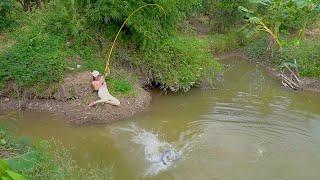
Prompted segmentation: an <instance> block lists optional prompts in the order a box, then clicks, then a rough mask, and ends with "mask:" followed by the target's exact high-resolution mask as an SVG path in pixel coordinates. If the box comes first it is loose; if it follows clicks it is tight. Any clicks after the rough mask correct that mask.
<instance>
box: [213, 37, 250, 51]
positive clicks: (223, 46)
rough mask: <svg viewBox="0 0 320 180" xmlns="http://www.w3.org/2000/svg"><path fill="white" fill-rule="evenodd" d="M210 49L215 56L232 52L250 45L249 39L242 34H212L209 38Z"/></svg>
mask: <svg viewBox="0 0 320 180" xmlns="http://www.w3.org/2000/svg"><path fill="white" fill-rule="evenodd" d="M209 41H210V49H211V50H212V52H213V53H214V54H220V53H224V52H230V51H233V50H236V49H239V48H240V47H242V46H244V45H246V44H247V43H248V39H247V38H246V37H245V35H244V34H243V33H242V32H237V31H230V32H228V33H224V34H218V33H216V34H212V35H210V36H209Z"/></svg>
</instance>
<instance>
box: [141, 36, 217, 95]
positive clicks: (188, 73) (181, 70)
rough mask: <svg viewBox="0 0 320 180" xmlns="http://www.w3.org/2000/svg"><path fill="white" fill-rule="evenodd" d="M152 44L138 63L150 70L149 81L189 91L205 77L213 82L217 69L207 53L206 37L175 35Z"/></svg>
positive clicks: (165, 86)
mask: <svg viewBox="0 0 320 180" xmlns="http://www.w3.org/2000/svg"><path fill="white" fill-rule="evenodd" d="M161 44H162V46H151V47H149V48H148V49H147V50H146V51H144V57H142V58H141V59H140V60H139V61H138V62H137V63H138V64H137V65H138V66H139V67H141V68H143V69H144V72H149V74H148V76H149V78H150V79H151V81H153V82H155V83H158V85H159V86H160V88H162V89H170V90H171V91H178V90H183V91H188V90H189V89H190V88H191V87H192V86H194V85H197V84H201V83H204V82H203V81H204V80H205V79H206V78H205V77H210V80H211V81H212V80H213V79H214V75H215V73H216V72H217V71H218V70H219V69H220V64H219V63H217V61H215V60H214V59H213V57H212V55H211V54H210V48H209V42H208V40H207V39H201V38H200V39H199V38H197V37H194V36H188V35H177V36H175V37H172V38H170V39H167V40H165V41H163V42H161Z"/></svg>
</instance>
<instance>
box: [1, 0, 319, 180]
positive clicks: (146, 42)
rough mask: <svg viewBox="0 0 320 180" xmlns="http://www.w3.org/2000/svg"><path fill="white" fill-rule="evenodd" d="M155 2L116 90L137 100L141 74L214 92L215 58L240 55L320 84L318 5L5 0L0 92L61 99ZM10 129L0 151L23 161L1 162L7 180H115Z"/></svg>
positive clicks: (119, 62)
mask: <svg viewBox="0 0 320 180" xmlns="http://www.w3.org/2000/svg"><path fill="white" fill-rule="evenodd" d="M153 3H156V4H158V5H159V6H161V8H159V7H158V6H152V7H151V6H150V7H148V8H144V9H142V10H141V11H139V12H137V13H136V14H135V15H134V16H133V17H132V18H131V19H130V20H129V21H128V23H127V24H126V25H125V26H124V29H123V31H122V32H121V34H120V38H119V40H118V42H117V43H116V47H115V51H114V54H113V56H112V59H111V74H110V75H109V76H108V77H107V81H108V83H109V84H108V85H109V88H110V90H111V91H112V93H113V94H116V95H118V94H122V95H126V96H132V95H133V94H134V92H133V89H134V87H133V86H134V85H133V82H134V81H138V80H137V79H139V76H142V77H144V78H145V79H148V80H149V83H150V85H155V86H156V87H158V88H161V89H163V90H170V91H188V90H189V89H190V88H191V87H194V86H205V87H212V86H213V85H214V79H215V76H216V74H217V73H218V72H219V71H221V70H223V68H222V66H221V65H220V64H219V63H218V61H216V60H215V59H214V58H213V56H212V54H215V55H219V54H223V53H226V52H230V51H234V50H240V51H243V52H246V54H247V55H248V56H249V58H250V59H252V60H255V61H257V60H258V61H262V62H266V63H272V64H273V65H275V66H281V65H282V64H283V63H292V62H294V61H297V64H298V67H297V68H298V69H299V71H300V75H301V76H305V77H315V78H320V43H319V40H320V3H319V1H318V0H230V1H223V0H189V1H184V0H175V1H168V0H127V1H122V0H112V1H111V0H68V1H65V0H19V1H18V0H1V1H0V93H1V90H2V89H5V88H6V87H9V84H10V85H11V86H12V87H14V88H15V89H14V90H16V91H17V92H18V93H19V94H21V93H23V92H32V93H34V94H36V95H41V94H42V92H44V91H46V90H48V89H49V90H50V93H54V92H55V91H56V90H57V88H58V87H59V84H60V83H62V81H63V79H64V77H65V75H66V74H68V73H71V74H72V73H77V72H78V71H87V70H94V69H96V70H99V71H100V72H103V71H104V68H105V63H106V55H107V52H108V50H109V49H110V47H111V43H112V41H113V38H114V37H115V35H116V33H117V31H118V30H119V28H120V26H121V25H122V23H123V22H124V20H125V19H126V18H127V17H128V16H129V15H130V14H131V13H132V12H133V11H134V10H135V9H137V8H139V7H141V6H142V5H145V4H153ZM162 8H163V9H162ZM163 10H164V11H163ZM308 32H309V33H308ZM310 32H312V33H310ZM77 64H81V68H80V69H79V70H78V69H77V68H75V67H76V65H77ZM11 86H10V87H11ZM10 90H12V89H10ZM0 95H1V94H0ZM5 132H6V131H5V129H2V130H1V131H0V134H1V139H0V143H1V145H2V146H1V148H5V149H10V151H11V152H14V153H16V154H17V155H14V156H10V158H8V159H6V160H5V161H4V160H1V161H0V173H1V174H0V175H1V178H3V179H4V178H9V179H10V178H11V179H14V178H13V177H12V176H15V177H17V176H19V177H20V175H23V176H24V177H26V178H27V179H47V178H48V177H51V178H53V179H81V178H86V177H92V178H93V179H94V178H96V177H98V176H99V177H103V176H105V175H106V174H104V172H105V171H101V170H100V169H98V168H91V169H88V170H83V169H80V168H78V167H76V165H75V164H74V162H73V161H72V160H71V157H70V151H69V150H67V149H65V148H64V147H61V146H60V145H58V146H56V144H54V143H53V142H47V141H42V142H39V143H36V145H28V144H25V143H24V142H18V141H16V140H14V138H11V137H10V136H9V135H7V133H5ZM23 159H29V160H30V161H31V162H32V163H25V162H24V161H23ZM17 173H18V174H17ZM19 174H20V175H19Z"/></svg>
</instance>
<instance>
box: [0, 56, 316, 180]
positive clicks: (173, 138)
mask: <svg viewBox="0 0 320 180" xmlns="http://www.w3.org/2000/svg"><path fill="white" fill-rule="evenodd" d="M223 63H224V64H226V65H227V68H226V69H227V70H226V72H225V73H224V75H223V76H222V77H221V78H220V80H219V81H218V82H217V84H216V87H217V89H215V90H200V89H193V90H191V91H190V92H188V93H175V94H164V93H160V92H157V91H156V92H154V93H153V102H152V104H151V106H150V107H149V108H148V110H147V111H146V112H144V113H140V114H138V115H137V116H135V117H134V118H131V119H128V120H124V121H120V122H116V123H113V124H111V125H94V126H75V125H71V124H69V123H67V122H66V121H65V119H64V117H63V116H61V115H53V114H48V113H35V112H23V113H22V114H21V115H20V116H18V115H17V113H12V112H2V113H1V114H0V115H1V116H0V119H2V120H5V121H11V122H13V123H14V124H15V125H16V126H17V129H18V136H29V137H31V138H32V139H34V140H36V139H39V138H42V139H50V138H51V137H53V138H55V139H57V140H59V141H61V142H63V144H65V145H66V146H68V147H71V148H72V153H73V157H74V159H75V160H76V161H77V162H78V163H79V164H80V165H81V166H85V165H87V164H88V163H90V164H100V165H103V166H108V167H113V172H114V176H115V179H165V180H167V179H176V180H189V179H190V180H194V179H201V180H202V179H203V180H206V179H211V180H212V179H224V180H225V179H227V180H228V179H237V180H250V179H279V180H280V179H290V180H292V179H297V180H300V179H320V171H319V167H320V94H316V93H312V92H301V91H300V92H299V91H298V92H296V91H291V90H287V89H284V88H283V87H281V84H280V82H279V81H277V80H275V79H273V78H272V77H270V76H268V75H267V74H266V73H265V72H264V71H263V70H262V69H261V68H260V67H258V66H256V65H254V64H249V63H247V62H246V61H244V60H240V59H237V58H232V59H229V60H226V61H224V62H223ZM168 149H173V150H174V151H175V152H176V153H178V154H179V159H178V160H176V161H173V162H172V163H170V164H167V165H164V164H163V163H161V161H160V162H159V157H161V154H162V153H163V152H164V151H165V150H168Z"/></svg>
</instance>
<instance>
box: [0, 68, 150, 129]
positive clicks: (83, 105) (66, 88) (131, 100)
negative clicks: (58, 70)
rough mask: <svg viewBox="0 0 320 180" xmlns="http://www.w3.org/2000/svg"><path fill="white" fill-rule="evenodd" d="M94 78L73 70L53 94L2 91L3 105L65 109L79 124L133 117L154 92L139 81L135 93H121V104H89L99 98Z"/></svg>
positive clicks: (87, 73) (148, 103)
mask: <svg viewBox="0 0 320 180" xmlns="http://www.w3.org/2000/svg"><path fill="white" fill-rule="evenodd" d="M90 80H91V75H90V73H89V72H82V73H78V74H76V75H74V74H71V75H69V76H67V77H66V78H65V79H64V83H62V84H61V85H60V88H59V90H58V91H57V93H55V94H54V95H53V97H50V98H49V97H47V98H43V97H42V98H29V99H25V100H20V101H19V100H18V99H13V98H11V97H8V96H6V95H5V93H3V94H2V95H0V109H1V110H19V109H22V110H28V111H40V112H41V111H45V112H52V113H62V114H64V115H65V116H66V117H67V119H68V120H69V121H70V122H72V123H75V124H102V123H111V122H114V121H118V120H122V119H127V118H130V117H132V116H134V115H135V114H136V113H138V112H141V111H143V110H145V109H146V108H147V107H148V106H149V105H150V102H151V95H150V93H149V92H148V91H146V90H145V89H143V88H142V87H141V85H139V84H138V83H135V84H134V85H133V91H134V94H133V95H130V96H123V95H119V96H117V98H118V99H119V100H120V102H121V105H120V106H112V105H109V104H98V105H96V106H94V107H88V104H89V103H90V102H92V101H95V100H97V99H98V96H97V93H96V92H94V91H93V90H92V88H91V83H90V82H91V81H90ZM7 91H9V90H7ZM11 91H12V89H11Z"/></svg>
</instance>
